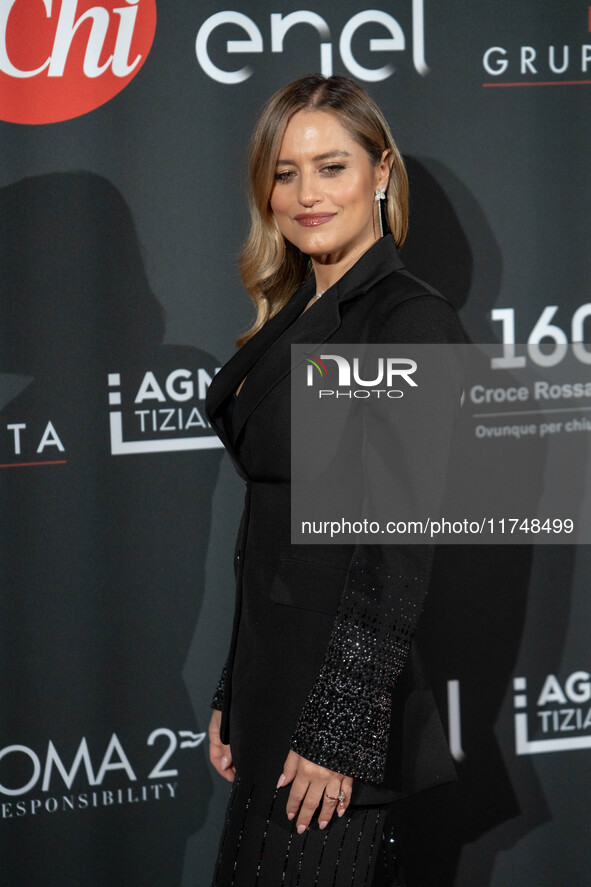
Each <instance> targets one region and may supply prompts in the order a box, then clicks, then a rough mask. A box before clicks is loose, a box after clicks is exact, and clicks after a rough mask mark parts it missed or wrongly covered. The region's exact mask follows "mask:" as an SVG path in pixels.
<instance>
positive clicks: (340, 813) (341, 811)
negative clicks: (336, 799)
mask: <svg viewBox="0 0 591 887" xmlns="http://www.w3.org/2000/svg"><path fill="white" fill-rule="evenodd" d="M344 812H345V808H344V807H343V808H341V809H339V810H337V816H342V815H343V813H344Z"/></svg>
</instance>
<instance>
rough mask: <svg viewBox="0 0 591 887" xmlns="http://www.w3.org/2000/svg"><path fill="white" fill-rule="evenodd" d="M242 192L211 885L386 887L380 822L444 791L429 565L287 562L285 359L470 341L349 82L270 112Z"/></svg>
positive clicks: (344, 553)
mask: <svg viewBox="0 0 591 887" xmlns="http://www.w3.org/2000/svg"><path fill="white" fill-rule="evenodd" d="M250 182H251V217H252V225H251V231H250V234H249V237H248V240H247V243H246V246H245V248H244V250H243V253H242V256H241V271H242V277H243V281H244V283H245V285H246V288H247V290H248V291H249V293H250V294H251V296H252V298H253V300H254V302H255V305H256V308H257V317H256V320H255V323H254V324H253V326H252V327H251V329H250V330H249V331H248V332H247V333H246V334H244V335H243V336H242V337H241V338H240V339H239V340H238V345H239V346H240V348H239V350H238V351H237V353H236V354H235V355H234V356H233V358H232V359H231V360H230V361H229V362H228V363H227V364H226V365H225V366H224V367H223V368H222V369H221V370H220V372H219V373H218V374H217V375H216V377H215V379H214V380H213V382H212V384H211V386H210V389H209V392H208V396H207V402H206V407H207V413H208V416H209V419H210V422H211V423H212V425H213V426H214V428H215V429H216V431H217V433H218V434H219V436H220V438H221V439H222V441H223V442H224V444H225V446H226V447H227V449H228V451H229V453H230V455H231V457H232V459H233V461H234V464H235V466H236V469H237V471H238V473H239V474H240V475H241V477H242V478H243V479H244V481H245V483H246V497H245V508H244V514H243V517H242V522H241V525H240V529H239V533H238V540H237V543H236V551H235V572H236V582H237V597H236V612H235V618H234V627H233V633H232V640H231V644H230V653H229V656H228V660H227V664H226V668H225V669H224V673H223V675H222V679H221V681H220V685H219V687H218V691H217V693H216V696H215V698H214V701H213V703H212V704H213V707H214V709H215V710H214V713H213V716H212V720H211V724H210V730H209V735H210V758H211V761H212V763H213V765H214V767H215V768H216V770H217V771H218V772H219V773H221V775H222V776H224V777H225V778H226V779H228V780H229V781H233V783H234V785H233V789H232V794H231V797H230V801H229V805H228V812H227V819H226V824H225V828H224V833H223V835H222V839H221V842H220V851H219V858H218V863H217V867H216V875H215V879H214V884H216V885H217V887H229V885H235V887H242V885H248V887H253V885H258V887H279V885H283V884H285V885H294V887H295V885H298V884H299V885H302V887H308V885H309V887H312V885H317V887H324V885H327V887H328V885H332V887H350V885H358V884H359V885H361V884H366V885H367V884H374V885H377V884H378V883H398V881H397V880H396V875H395V874H394V867H393V854H392V853H391V850H392V843H393V841H392V838H391V837H390V818H389V817H388V816H387V815H386V814H387V813H388V811H389V809H390V805H392V803H393V802H394V801H395V800H396V799H397V798H400V797H402V796H404V795H406V794H409V793H412V792H416V791H419V790H422V789H424V788H427V787H429V786H432V785H436V784H439V783H442V782H447V781H450V780H452V779H454V778H455V773H454V769H453V764H452V761H451V758H450V755H449V750H448V747H447V743H446V740H445V736H444V733H443V730H442V727H441V722H440V720H439V716H438V714H437V710H436V708H435V704H434V700H433V697H432V695H431V693H430V691H429V689H428V687H427V685H426V682H425V680H424V677H423V674H422V671H421V667H420V661H419V658H418V655H417V652H416V649H415V646H414V645H411V640H412V635H413V633H414V629H415V626H416V621H417V619H418V616H419V613H420V610H421V607H422V602H423V599H424V596H425V593H426V589H427V584H428V578H429V571H430V565H431V559H432V548H431V547H430V546H427V545H369V544H368V545H357V546H353V545H292V544H291V542H290V444H289V440H290V373H289V370H290V347H291V345H292V344H294V343H298V342H299V343H311V342H314V343H331V344H335V343H355V342H367V343H390V342H394V343H396V342H399V343H420V342H439V343H446V342H461V341H464V337H463V332H462V329H461V325H460V323H459V321H458V319H457V316H456V314H455V312H454V310H453V308H452V307H451V305H450V304H449V303H448V302H447V301H446V300H445V299H444V298H443V297H442V296H440V295H439V294H438V293H436V292H435V291H434V290H432V289H431V288H430V287H429V286H428V285H426V284H424V283H422V282H421V281H418V280H417V279H416V278H414V277H412V275H410V274H409V273H408V272H406V271H405V269H404V266H403V264H402V262H401V261H400V258H399V257H398V253H397V249H396V247H399V246H400V245H401V244H402V243H403V241H404V237H405V234H406V228H407V215H408V211H407V196H408V184H407V177H406V172H405V169H404V164H403V161H402V158H401V156H400V154H399V152H398V150H397V148H396V145H395V143H394V141H393V138H392V135H391V133H390V130H389V128H388V125H387V123H386V121H385V119H384V117H383V116H382V114H381V112H380V111H379V109H378V108H377V106H376V105H375V103H374V102H373V100H372V99H371V98H370V96H369V95H368V94H367V93H365V91H364V90H362V89H361V88H360V87H359V86H357V85H356V84H355V83H353V82H352V81H351V80H349V79H347V78H345V77H330V78H328V79H326V78H325V77H323V76H320V75H312V76H308V77H304V78H301V79H300V80H298V81H296V82H294V83H292V84H289V85H288V86H286V87H285V88H283V89H282V90H280V91H279V92H277V93H276V94H275V95H274V96H273V97H272V98H271V99H270V101H269V102H268V103H267V105H266V107H265V109H264V110H263V112H262V115H261V118H260V120H259V122H258V125H257V127H256V130H255V133H254V137H253V140H252V145H251V153H250ZM445 380H446V381H445V385H444V386H443V388H442V395H441V396H442V401H443V402H444V403H443V407H444V408H443V409H442V413H441V417H442V418H441V417H440V419H439V426H438V432H437V434H433V429H432V426H431V424H430V420H431V417H428V416H425V417H424V418H422V419H420V420H419V421H424V430H425V434H424V435H422V436H423V437H424V438H425V440H426V441H427V447H428V452H427V461H426V465H427V467H428V469H429V470H434V471H435V472H440V473H441V472H442V471H443V468H444V464H445V456H446V450H447V447H448V444H449V436H450V433H451V427H452V425H453V417H454V414H455V413H456V412H457V410H458V409H459V405H460V394H461V384H460V380H459V377H458V378H454V377H453V373H452V375H451V376H450V375H445ZM243 386H244V387H243ZM418 431H419V432H420V431H421V429H418ZM411 449H412V448H410V447H409V448H408V450H409V452H408V453H407V455H408V456H409V458H411V459H412V453H411V452H410V450H411ZM424 457H425V454H424V453H423V454H422V458H424ZM387 865H388V866H390V868H389V873H386V866H387Z"/></svg>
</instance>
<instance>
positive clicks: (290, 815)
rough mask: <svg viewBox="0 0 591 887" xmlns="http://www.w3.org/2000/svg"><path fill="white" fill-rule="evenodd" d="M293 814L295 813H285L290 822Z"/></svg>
mask: <svg viewBox="0 0 591 887" xmlns="http://www.w3.org/2000/svg"><path fill="white" fill-rule="evenodd" d="M294 816H295V813H288V814H287V818H288V819H289V821H290V822H291V820H292V819H293V818H294Z"/></svg>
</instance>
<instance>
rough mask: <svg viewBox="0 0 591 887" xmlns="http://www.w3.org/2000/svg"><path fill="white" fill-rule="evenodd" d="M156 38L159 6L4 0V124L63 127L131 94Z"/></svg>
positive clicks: (136, 0)
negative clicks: (122, 94)
mask: <svg viewBox="0 0 591 887" xmlns="http://www.w3.org/2000/svg"><path fill="white" fill-rule="evenodd" d="M155 32H156V0H110V2H109V0H103V2H96V0H94V2H93V0H1V2H0V119H1V120H7V121H8V122H10V123H57V122H58V121H60V120H70V119H71V118H72V117H79V116H80V115H81V114H87V113H88V112H89V111H93V110H94V109H95V108H98V107H99V106H100V105H104V104H105V102H108V101H109V100H110V99H112V98H113V96H115V95H117V93H118V92H121V90H122V89H125V87H126V86H127V84H128V83H129V82H130V80H133V78H134V77H135V75H136V74H137V73H138V71H139V70H140V68H141V67H142V65H143V64H144V62H145V61H146V58H147V57H148V53H149V52H150V49H151V47H152V43H153V41H154V34H155Z"/></svg>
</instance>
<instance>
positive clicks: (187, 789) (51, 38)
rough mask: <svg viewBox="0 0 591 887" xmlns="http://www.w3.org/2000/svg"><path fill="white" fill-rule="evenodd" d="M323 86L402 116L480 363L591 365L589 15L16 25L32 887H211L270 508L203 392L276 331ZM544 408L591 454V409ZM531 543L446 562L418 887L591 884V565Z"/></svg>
mask: <svg viewBox="0 0 591 887" xmlns="http://www.w3.org/2000/svg"><path fill="white" fill-rule="evenodd" d="M314 71H321V72H323V73H324V74H327V75H328V74H331V73H342V74H346V75H349V76H351V77H353V78H355V79H356V80H357V81H358V82H360V83H361V84H362V85H363V86H365V87H366V88H367V89H368V90H369V91H370V92H371V94H372V95H373V96H374V97H375V98H376V100H377V101H378V103H379V104H380V106H381V107H382V108H383V110H384V112H385V114H386V116H387V118H388V120H389V122H390V124H391V126H392V129H393V132H394V135H395V138H396V139H397V142H398V144H399V146H400V148H401V150H402V151H403V153H404V156H405V159H406V162H407V166H408V171H409V176H410V182H411V195H412V206H411V213H412V214H411V228H410V234H409V238H408V242H407V244H406V245H405V247H404V249H403V252H402V258H403V260H404V261H405V263H406V265H407V267H408V268H409V269H410V270H411V271H412V272H413V273H415V274H417V275H418V276H419V277H422V278H424V279H425V280H427V281H429V282H430V283H431V284H432V285H434V286H435V287H437V288H438V289H439V290H440V291H442V292H443V293H444V294H445V295H447V296H448V298H450V299H451V301H452V302H453V303H454V304H455V306H456V307H457V309H458V311H459V312H460V315H461V317H462V320H463V322H464V325H465V328H466V330H467V331H468V334H469V336H470V337H471V339H472V340H473V341H474V342H502V343H504V344H505V345H506V346H507V348H509V349H510V348H511V345H512V344H513V343H528V342H529V343H531V344H532V345H538V344H539V343H540V342H547V343H548V344H549V346H550V348H549V351H550V353H551V354H552V355H553V356H554V357H553V358H552V357H551V358H548V360H550V362H551V360H552V359H554V360H555V361H558V360H559V359H560V348H561V347H562V346H564V345H565V344H566V343H570V342H578V343H585V342H590V341H591V250H590V247H591V236H590V235H591V217H590V211H589V207H590V206H591V169H590V166H589V162H588V156H587V155H588V151H587V146H588V145H589V144H590V139H591V113H590V109H591V104H590V102H591V7H590V6H589V5H588V4H587V3H585V2H581V0H571V2H569V3H564V2H562V0H535V2H534V0H514V2H513V3H511V4H498V3H496V4H495V3H488V2H484V0H457V2H455V3H453V4H442V3H437V2H436V0H385V2H382V3H380V2H379V0H378V3H377V6H376V7H375V8H374V7H370V5H369V4H368V5H367V7H366V6H365V5H364V3H363V0H357V2H352V0H343V2H341V3H339V4H334V3H328V2H324V0H313V2H311V3H310V4H308V5H307V6H304V5H303V4H302V5H298V3H297V2H294V0H290V2H288V3H275V2H272V0H251V2H248V3H246V2H240V0H235V2H231V3H230V4H229V5H223V4H222V3H220V0H215V2H214V0H175V2H174V3H164V2H162V0H117V2H113V0H0V121H1V122H0V138H1V152H2V154H1V156H2V163H1V164H0V257H1V261H0V595H1V611H0V632H1V646H0V688H1V690H0V700H1V716H0V871H1V873H2V874H1V875H0V881H1V883H2V885H3V887H58V885H59V887H79V885H84V887H105V885H109V887H117V885H121V887H123V885H125V887H174V885H180V887H208V885H209V884H210V882H211V877H212V872H213V865H214V859H215V853H216V849H217V841H218V838H219V834H220V832H221V828H222V824H223V816H224V809H225V804H226V800H227V796H228V792H229V785H228V783H226V782H224V781H223V780H221V779H220V778H219V777H218V776H217V775H216V774H215V773H214V772H213V771H212V770H211V769H210V767H209V765H208V763H207V741H206V738H205V733H206V730H207V724H208V720H209V714H210V709H209V702H210V698H211V695H212V693H213V690H214V688H215V685H216V682H217V678H218V674H219V671H220V669H221V666H222V664H223V662H224V659H225V654H226V648H227V644H228V642H229V629H230V623H231V616H232V607H233V592H234V589H233V569H232V553H233V547H234V540H235V534H236V531H237V526H238V520H239V517H240V513H241V508H242V499H243V485H242V482H241V481H239V479H238V478H237V477H236V476H235V473H234V470H233V468H232V466H231V464H230V462H229V460H228V457H227V456H226V455H225V454H224V452H223V450H222V449H221V448H220V446H219V442H218V440H217V438H216V437H215V436H214V435H213V433H212V430H211V428H210V427H209V425H208V422H207V419H206V417H205V414H204V409H203V407H204V398H205V394H206V391H207V387H208V385H209V383H210V381H211V379H212V377H213V375H214V374H215V372H216V370H217V368H218V367H219V366H221V364H222V363H223V362H225V361H226V360H227V359H228V358H229V356H230V355H231V354H232V352H233V349H234V340H235V337H236V336H237V335H238V333H239V332H240V331H241V330H243V329H245V328H246V326H247V325H248V324H249V321H250V317H251V306H250V303H249V300H248V297H247V296H246V295H245V293H244V291H243V290H242V287H241V284H240V280H239V275H238V270H237V261H236V259H237V255H238V252H239V250H240V246H241V243H242V241H243V238H244V236H245V232H246V226H247V209H246V200H245V184H244V183H245V173H244V166H245V154H246V149H247V144H248V140H249V137H250V132H251V130H252V127H253V125H254V122H255V120H256V118H257V114H258V112H259V109H260V108H261V106H262V104H263V102H264V101H265V100H266V99H267V97H268V96H269V95H271V93H272V92H273V91H275V90H276V89H277V88H279V87H280V86H282V85H283V84H285V83H287V82H289V81H290V80H293V79H294V78H296V77H298V76H300V75H303V74H306V73H310V72H314ZM553 349H554V350H553ZM532 353H533V354H534V355H535V354H537V357H538V359H539V360H542V359H543V358H542V357H540V355H541V353H542V352H541V350H540V349H538V350H537V351H535V352H532ZM590 355H591V345H589V347H588V348H585V346H584V344H583V346H581V347H580V348H579V350H578V352H577V360H578V362H579V364H578V369H577V374H576V381H579V382H583V383H585V382H586V381H587V380H589V379H591V372H590V370H591V356H590ZM532 359H535V357H534V358H532ZM548 365H549V364H548ZM547 390H548V391H549V392H550V394H549V395H548V397H549V398H550V401H551V402H549V403H546V404H545V407H546V408H548V409H550V408H551V409H552V414H553V421H555V424H556V426H557V428H556V429H555V430H554V431H553V432H552V433H566V432H567V431H568V433H570V434H571V436H572V438H573V440H574V438H575V437H576V438H577V441H578V442H579V445H580V440H581V439H583V438H585V436H586V439H587V440H590V438H589V437H588V436H589V434H590V429H591V422H590V421H589V420H590V419H591V396H590V393H589V390H588V386H587V387H586V386H585V385H582V386H580V387H579V388H578V389H576V390H577V391H578V392H582V393H579V394H577V395H573V396H571V397H570V399H569V397H568V396H567V395H565V392H564V391H563V390H562V389H558V390H556V391H555V392H554V393H552V391H553V389H552V387H551V386H550V387H549V388H547ZM571 394H572V392H571ZM491 397H498V398H502V395H494V394H492V395H491ZM502 409H503V404H502V403H499V411H502ZM525 418H527V417H525ZM561 423H562V424H561ZM568 423H570V424H568ZM559 424H560V428H558V425H559ZM567 424H568V428H567ZM577 452H579V451H578V450H577ZM581 464H582V466H583V467H582V468H581V476H580V484H581V487H584V485H585V484H587V485H589V484H590V483H591V473H590V469H589V463H588V462H587V463H584V462H582V463H581ZM585 464H586V467H585ZM527 473H528V466H527V462H526V461H525V462H524V463H523V465H522V470H521V472H520V473H519V475H518V474H512V475H510V476H509V475H508V476H507V477H506V478H504V479H503V482H504V483H506V484H507V485H519V484H520V483H522V482H526V481H527V482H530V483H531V482H537V480H536V478H535V477H534V478H533V480H532V478H528V477H527ZM538 480H539V478H538ZM522 517H526V516H525V515H522ZM549 517H553V516H552V515H550V516H549ZM583 517H584V515H583ZM586 517H587V519H589V514H588V513H587V515H586ZM528 541H529V540H527V541H526V543H524V544H520V545H499V544H495V545H480V546H479V545H466V546H462V545H456V546H449V545H446V546H441V547H440V548H439V549H438V551H437V555H436V560H435V568H434V576H433V583H432V588H431V591H430V595H429V603H428V606H427V608H426V610H425V614H424V618H423V621H422V625H421V627H420V633H421V641H422V646H423V648H424V649H425V651H426V653H427V656H428V665H429V668H430V671H431V677H432V680H433V683H434V686H435V690H436V694H437V697H438V701H439V703H440V706H441V711H442V715H443V719H444V722H445V724H446V727H447V729H448V731H449V740H450V745H451V749H452V752H453V754H454V757H455V759H456V762H457V769H458V774H459V781H458V783H457V784H455V785H450V786H445V787H442V788H440V789H438V790H437V791H434V792H432V793H431V794H429V796H427V795H425V796H424V797H423V796H420V797H417V798H413V799H409V800H408V801H407V802H405V803H403V804H401V805H400V811H399V835H400V840H401V842H402V843H404V845H405V846H406V847H407V848H408V853H409V856H410V858H411V859H412V860H413V862H411V863H410V865H409V874H410V875H411V876H412V878H413V879H414V880H413V881H412V883H416V884H418V885H421V887H488V885H490V887H513V885H515V884H520V885H522V887H527V885H531V887H534V885H535V887H542V885H554V884H560V885H562V887H584V885H586V884H588V883H590V880H589V878H590V876H589V874H588V872H589V869H590V866H591V849H590V845H589V840H588V823H589V821H590V817H591V775H590V774H591V768H590V767H589V763H590V755H591V655H590V652H589V643H588V637H589V627H590V621H591V604H590V603H589V592H588V589H589V584H590V581H591V553H590V548H589V546H576V545H562V544H561V545H552V544H544V545H537V544H536V540H535V537H534V535H532V536H531V544H527V543H528ZM546 541H547V540H546Z"/></svg>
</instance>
